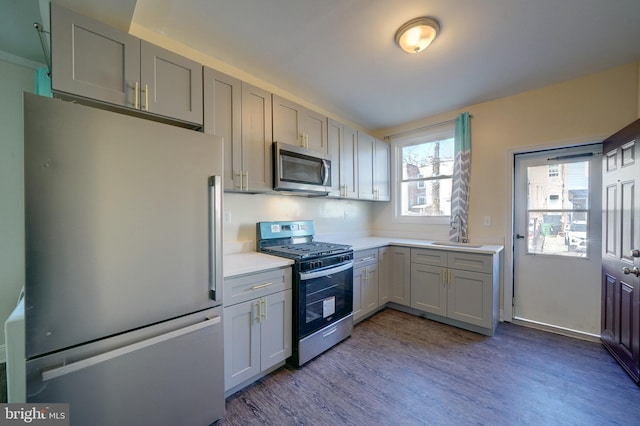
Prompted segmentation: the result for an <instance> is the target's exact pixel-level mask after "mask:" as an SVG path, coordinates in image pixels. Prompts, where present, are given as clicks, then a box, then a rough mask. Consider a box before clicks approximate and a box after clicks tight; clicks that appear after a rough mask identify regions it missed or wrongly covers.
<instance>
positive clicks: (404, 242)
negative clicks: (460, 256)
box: [331, 237, 504, 254]
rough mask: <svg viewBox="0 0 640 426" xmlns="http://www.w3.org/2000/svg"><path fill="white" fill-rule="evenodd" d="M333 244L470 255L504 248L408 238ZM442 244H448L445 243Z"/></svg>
mask: <svg viewBox="0 0 640 426" xmlns="http://www.w3.org/2000/svg"><path fill="white" fill-rule="evenodd" d="M331 242H334V243H343V244H349V245H350V246H352V247H353V250H354V251H358V250H367V249H372V248H377V247H384V246H405V247H416V248H429V249H435V250H447V251H466V252H472V253H482V254H497V253H500V252H501V251H502V250H503V249H504V247H503V246H499V245H492V244H473V243H469V244H461V245H455V244H456V243H451V244H452V245H439V244H434V243H437V242H436V241H431V240H414V239H410V238H395V237H361V238H354V239H349V238H346V239H344V240H341V241H331ZM443 243H446V244H449V243H448V242H446V241H443Z"/></svg>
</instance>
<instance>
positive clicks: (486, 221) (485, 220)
mask: <svg viewBox="0 0 640 426" xmlns="http://www.w3.org/2000/svg"><path fill="white" fill-rule="evenodd" d="M482 224H483V225H484V226H491V216H485V217H484V218H483V220H482Z"/></svg>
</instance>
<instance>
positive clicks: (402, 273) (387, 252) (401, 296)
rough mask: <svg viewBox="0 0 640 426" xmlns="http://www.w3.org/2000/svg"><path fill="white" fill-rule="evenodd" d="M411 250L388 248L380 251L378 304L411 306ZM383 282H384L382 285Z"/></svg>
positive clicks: (395, 247)
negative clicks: (388, 303) (389, 303)
mask: <svg viewBox="0 0 640 426" xmlns="http://www.w3.org/2000/svg"><path fill="white" fill-rule="evenodd" d="M410 258H411V249H410V248H409V247H399V246H389V247H383V248H381V249H380V292H379V295H380V304H381V305H382V304H384V303H387V302H391V303H394V304H396V305H402V306H411V267H410V265H411V263H410V261H411V259H410ZM383 281H386V283H385V284H383Z"/></svg>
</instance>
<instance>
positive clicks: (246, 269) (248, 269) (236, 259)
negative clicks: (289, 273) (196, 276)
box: [223, 251, 293, 278]
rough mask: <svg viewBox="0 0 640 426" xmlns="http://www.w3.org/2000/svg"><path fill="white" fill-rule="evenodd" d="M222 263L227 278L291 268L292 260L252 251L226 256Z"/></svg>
mask: <svg viewBox="0 0 640 426" xmlns="http://www.w3.org/2000/svg"><path fill="white" fill-rule="evenodd" d="M223 263H224V265H223V270H224V276H225V278H227V277H233V276H236V275H243V274H251V273H253V272H261V271H266V270H269V269H276V268H283V267H286V266H291V265H293V260H291V259H287V258H284V257H278V256H271V255H268V254H264V253H258V252H255V251H252V252H245V253H236V254H226V255H225V256H224V260H223Z"/></svg>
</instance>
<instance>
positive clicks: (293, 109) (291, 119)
mask: <svg viewBox="0 0 640 426" xmlns="http://www.w3.org/2000/svg"><path fill="white" fill-rule="evenodd" d="M301 108H302V107H301V106H300V105H298V104H296V103H295V102H291V101H289V100H287V99H284V98H281V97H280V96H277V95H273V141H274V142H283V143H288V144H289V145H295V146H304V140H303V138H302V133H303V131H302V119H301V116H300V110H301Z"/></svg>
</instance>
